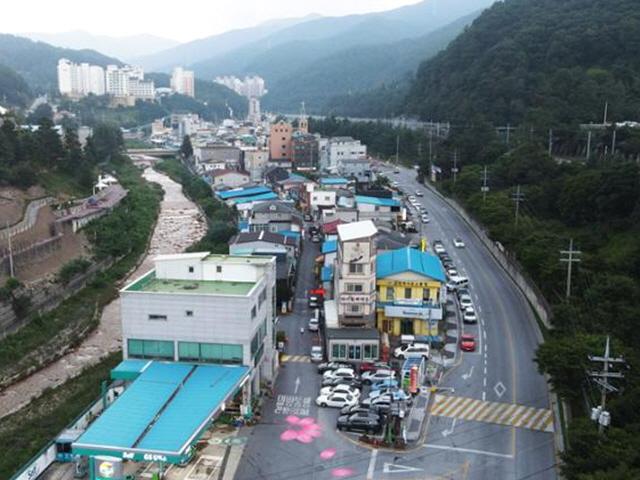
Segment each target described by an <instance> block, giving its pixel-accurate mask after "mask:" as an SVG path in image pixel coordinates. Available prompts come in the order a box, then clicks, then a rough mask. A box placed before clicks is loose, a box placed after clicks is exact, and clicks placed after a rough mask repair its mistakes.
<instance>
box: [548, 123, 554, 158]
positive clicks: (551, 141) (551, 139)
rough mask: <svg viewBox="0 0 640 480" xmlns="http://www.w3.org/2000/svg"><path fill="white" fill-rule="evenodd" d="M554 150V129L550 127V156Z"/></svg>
mask: <svg viewBox="0 0 640 480" xmlns="http://www.w3.org/2000/svg"><path fill="white" fill-rule="evenodd" d="M552 150H553V130H552V129H549V156H551V151H552Z"/></svg>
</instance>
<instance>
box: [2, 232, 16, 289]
mask: <svg viewBox="0 0 640 480" xmlns="http://www.w3.org/2000/svg"><path fill="white" fill-rule="evenodd" d="M5 225H6V230H7V239H8V241H9V276H11V277H15V276H16V275H15V273H16V272H15V271H14V267H13V248H12V246H11V230H9V221H8V220H7V222H6V223H5Z"/></svg>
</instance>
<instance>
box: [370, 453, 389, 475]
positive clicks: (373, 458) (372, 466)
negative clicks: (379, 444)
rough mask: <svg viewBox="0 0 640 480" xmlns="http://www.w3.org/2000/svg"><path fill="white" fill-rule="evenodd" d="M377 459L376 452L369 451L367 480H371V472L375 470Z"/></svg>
mask: <svg viewBox="0 0 640 480" xmlns="http://www.w3.org/2000/svg"><path fill="white" fill-rule="evenodd" d="M377 457H378V450H371V459H370V460H369V468H368V469H367V480H373V471H374V470H375V469H376V458H377ZM385 465H386V464H385Z"/></svg>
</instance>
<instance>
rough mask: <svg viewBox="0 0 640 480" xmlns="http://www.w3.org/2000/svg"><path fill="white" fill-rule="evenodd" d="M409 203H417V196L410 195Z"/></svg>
mask: <svg viewBox="0 0 640 480" xmlns="http://www.w3.org/2000/svg"><path fill="white" fill-rule="evenodd" d="M409 201H410V202H411V203H413V202H415V201H416V197H415V196H413V195H409Z"/></svg>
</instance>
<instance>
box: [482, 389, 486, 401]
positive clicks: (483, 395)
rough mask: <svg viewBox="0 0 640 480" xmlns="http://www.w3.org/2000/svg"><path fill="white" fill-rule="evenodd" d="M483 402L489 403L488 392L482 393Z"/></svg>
mask: <svg viewBox="0 0 640 480" xmlns="http://www.w3.org/2000/svg"><path fill="white" fill-rule="evenodd" d="M482 401H483V402H486V401H487V392H484V391H483V392H482Z"/></svg>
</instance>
